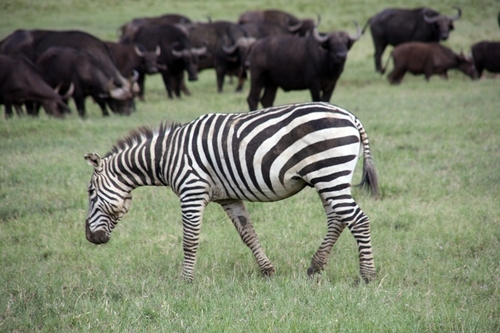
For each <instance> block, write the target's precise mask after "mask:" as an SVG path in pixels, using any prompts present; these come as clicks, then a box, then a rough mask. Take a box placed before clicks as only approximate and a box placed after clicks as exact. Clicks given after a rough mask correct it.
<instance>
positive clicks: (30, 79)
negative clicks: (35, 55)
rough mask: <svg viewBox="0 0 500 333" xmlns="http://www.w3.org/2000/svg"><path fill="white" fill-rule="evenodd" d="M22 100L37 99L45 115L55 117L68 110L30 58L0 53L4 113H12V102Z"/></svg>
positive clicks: (7, 115)
mask: <svg viewBox="0 0 500 333" xmlns="http://www.w3.org/2000/svg"><path fill="white" fill-rule="evenodd" d="M59 87H60V86H59ZM24 103H30V104H32V103H40V104H42V105H43V107H44V108H45V111H46V112H47V114H48V115H51V116H55V117H62V115H63V114H64V113H66V112H69V108H68V106H67V105H66V104H65V103H64V102H63V100H62V97H61V96H59V94H58V93H57V92H56V91H55V90H54V89H53V88H52V87H50V86H49V85H48V84H47V83H46V82H45V81H44V80H43V78H42V76H41V75H40V74H39V73H38V71H37V69H36V68H35V66H34V65H33V63H32V62H31V61H29V60H28V59H26V58H24V57H11V56H5V55H0V104H4V106H5V117H6V118H9V117H12V106H16V107H19V106H20V105H21V104H24Z"/></svg>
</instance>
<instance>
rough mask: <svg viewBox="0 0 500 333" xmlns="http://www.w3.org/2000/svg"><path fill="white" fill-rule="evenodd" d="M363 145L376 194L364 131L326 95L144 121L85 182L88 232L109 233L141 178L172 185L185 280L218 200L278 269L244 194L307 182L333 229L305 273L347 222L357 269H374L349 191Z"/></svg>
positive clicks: (281, 191) (97, 239) (365, 225)
mask: <svg viewBox="0 0 500 333" xmlns="http://www.w3.org/2000/svg"><path fill="white" fill-rule="evenodd" d="M361 151H363V157H364V165H363V179H362V182H361V185H367V186H369V187H370V189H371V190H372V193H373V194H374V195H375V196H377V195H378V184H377V176H376V172H375V168H374V165H373V159H372V156H371V152H370V147H369V143H368V137H367V135H366V132H365V130H364V128H363V126H362V125H361V123H360V122H359V120H358V119H357V118H356V117H355V116H354V115H353V114H351V113H350V112H348V111H346V110H343V109H341V108H339V107H337V106H333V105H330V104H327V103H303V104H292V105H284V106H278V107H272V108H268V109H265V110H260V111H254V112H249V113H241V114H207V115H204V116H201V117H200V118H198V119H196V120H194V121H192V122H191V123H188V124H186V125H183V126H173V125H162V126H160V128H159V129H158V130H151V129H147V128H141V129H139V130H137V131H136V132H134V133H132V134H131V135H130V136H128V137H127V138H125V139H124V140H122V141H120V142H118V144H117V145H116V146H115V147H114V148H113V150H112V151H111V152H109V153H108V154H107V155H106V156H105V157H103V158H102V159H101V158H100V157H99V156H98V155H97V154H95V153H92V154H88V155H86V159H87V160H88V161H89V162H90V163H91V164H92V165H93V166H94V168H95V170H94V174H93V176H92V179H91V182H90V185H89V198H90V207H89V213H88V218H87V223H86V225H87V226H86V230H87V238H88V239H89V241H92V242H94V243H103V242H106V241H107V240H109V236H110V233H111V230H112V229H113V228H114V226H115V225H116V223H117V222H118V220H119V218H120V217H121V216H123V215H124V214H125V213H126V212H127V211H128V209H129V208H130V202H131V198H132V197H131V195H130V192H131V191H132V190H133V189H134V188H136V187H138V186H143V185H154V186H162V185H168V186H171V188H172V189H173V191H174V192H175V193H176V194H177V195H178V196H179V198H180V202H181V210H182V220H183V248H184V264H183V274H184V276H185V278H187V279H188V280H191V279H192V278H193V272H194V265H195V261H196V251H197V248H198V243H199V235H200V227H201V220H202V215H203V211H204V208H205V207H206V205H207V204H208V203H209V202H217V203H219V204H220V205H221V206H222V207H223V209H224V211H225V212H226V213H227V215H228V216H229V218H230V219H231V221H232V222H233V224H234V225H235V227H236V229H237V230H238V233H239V234H240V236H241V238H242V240H243V241H244V243H245V244H246V245H247V246H248V247H249V248H250V249H251V251H252V253H253V254H254V256H255V258H256V260H257V263H258V265H259V267H260V269H261V271H262V273H263V274H265V275H272V274H273V273H274V268H273V265H272V264H271V262H270V261H269V259H268V258H267V257H266V255H265V253H264V252H263V250H262V248H261V245H260V243H259V240H258V237H257V235H256V233H255V230H254V228H253V225H252V222H251V219H250V216H249V215H248V212H247V210H246V209H245V206H244V204H243V201H254V202H269V201H277V200H281V199H285V198H287V197H289V196H292V195H294V194H296V193H297V192H299V191H300V190H302V189H303V188H304V187H306V186H310V187H314V188H315V189H316V191H317V192H318V194H319V195H320V198H321V200H322V202H323V206H324V208H325V212H326V215H327V225H328V231H327V235H326V236H325V238H324V240H323V242H322V243H321V245H320V247H319V249H318V251H317V252H316V253H315V255H314V256H313V258H312V261H311V266H310V267H309V269H308V274H309V275H313V274H314V273H316V272H319V271H321V270H322V269H323V268H324V266H325V265H326V262H327V258H328V255H329V253H330V251H331V249H332V247H333V245H334V244H335V242H336V241H337V239H338V237H339V235H340V233H341V232H342V230H343V229H344V228H345V227H346V226H347V227H348V228H349V230H350V231H351V233H352V234H353V236H354V238H355V239H356V241H357V243H358V250H359V260H360V272H361V275H362V277H363V278H364V279H365V280H366V281H369V280H371V279H373V278H374V277H375V275H376V274H375V266H374V261H373V256H372V248H371V239H370V227H369V219H368V217H367V216H366V215H365V214H364V213H363V211H362V210H361V209H360V208H359V206H358V205H357V204H356V202H355V201H354V199H353V198H352V196H351V180H352V176H353V171H354V168H355V166H356V163H357V160H358V158H359V156H360V152H361Z"/></svg>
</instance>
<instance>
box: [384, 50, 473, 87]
mask: <svg viewBox="0 0 500 333" xmlns="http://www.w3.org/2000/svg"><path fill="white" fill-rule="evenodd" d="M391 57H392V59H393V62H394V69H393V70H392V72H391V73H390V74H389V75H388V76H387V78H388V79H389V81H390V82H391V84H399V83H401V81H402V79H403V77H404V75H405V73H406V72H410V73H412V74H424V75H425V79H426V80H427V81H429V79H430V77H431V76H432V75H433V74H437V75H441V76H443V77H444V78H448V75H447V72H448V70H449V69H458V70H460V71H462V72H464V73H465V74H466V75H468V76H470V77H471V78H472V79H475V78H477V77H478V74H477V70H476V67H475V66H474V61H473V60H472V58H470V57H467V56H465V55H463V54H456V53H455V52H453V51H452V50H451V49H449V48H447V47H445V46H443V45H441V44H439V43H422V42H410V43H404V44H401V45H398V46H396V47H395V48H394V50H392V52H391ZM391 57H389V58H388V59H387V62H389V60H390V59H391ZM386 66H387V65H386ZM383 73H385V68H383V69H382V74H383Z"/></svg>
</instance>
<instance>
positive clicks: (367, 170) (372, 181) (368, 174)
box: [356, 119, 380, 199]
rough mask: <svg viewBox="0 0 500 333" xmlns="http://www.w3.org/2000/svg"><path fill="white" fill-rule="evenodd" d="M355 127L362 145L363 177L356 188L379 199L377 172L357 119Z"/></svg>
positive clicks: (365, 135) (362, 129) (367, 142)
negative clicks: (365, 190)
mask: <svg viewBox="0 0 500 333" xmlns="http://www.w3.org/2000/svg"><path fill="white" fill-rule="evenodd" d="M356 127H357V128H358V131H359V134H360V136H361V142H362V145H363V177H362V178H361V182H360V183H359V184H358V185H356V186H359V187H361V188H365V189H368V190H369V191H370V192H371V194H372V197H373V198H374V199H379V198H380V191H379V186H378V176H377V170H376V169H375V163H374V161H373V156H372V153H371V150H370V143H369V141H368V135H367V134H366V131H365V129H364V127H363V125H362V124H361V122H360V121H359V120H358V119H356Z"/></svg>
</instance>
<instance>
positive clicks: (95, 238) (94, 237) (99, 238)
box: [85, 222, 110, 244]
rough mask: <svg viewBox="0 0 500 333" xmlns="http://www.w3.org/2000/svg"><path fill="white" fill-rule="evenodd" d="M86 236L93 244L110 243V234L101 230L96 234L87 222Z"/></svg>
mask: <svg viewBox="0 0 500 333" xmlns="http://www.w3.org/2000/svg"><path fill="white" fill-rule="evenodd" d="M85 236H86V237H87V240H88V241H89V242H91V243H93V244H103V243H106V242H107V241H109V238H110V237H109V234H108V233H107V232H106V231H104V230H102V229H100V230H96V231H94V232H92V231H90V227H89V223H88V222H85Z"/></svg>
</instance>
